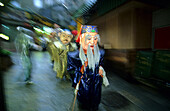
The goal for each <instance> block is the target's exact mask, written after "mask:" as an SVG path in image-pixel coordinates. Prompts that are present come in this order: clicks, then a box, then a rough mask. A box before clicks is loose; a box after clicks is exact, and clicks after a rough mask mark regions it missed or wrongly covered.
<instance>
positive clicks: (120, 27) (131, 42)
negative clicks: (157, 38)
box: [88, 1, 154, 49]
mask: <svg viewBox="0 0 170 111" xmlns="http://www.w3.org/2000/svg"><path fill="white" fill-rule="evenodd" d="M153 8H154V7H152V6H149V5H146V4H143V3H140V2H136V1H131V2H128V3H127V4H125V5H122V6H120V7H118V8H117V9H115V10H112V11H110V12H108V13H106V14H105V15H103V16H101V17H99V18H97V19H95V20H94V21H92V22H90V23H88V24H92V25H97V26H98V29H99V34H100V35H101V44H100V45H102V46H104V45H105V44H110V45H111V49H138V48H151V39H152V35H151V34H152V10H153Z"/></svg>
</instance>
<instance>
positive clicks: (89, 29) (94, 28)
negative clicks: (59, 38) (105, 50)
mask: <svg viewBox="0 0 170 111" xmlns="http://www.w3.org/2000/svg"><path fill="white" fill-rule="evenodd" d="M86 32H96V33H98V30H97V26H92V25H82V26H81V29H80V33H79V35H78V38H77V40H76V42H78V43H79V42H80V35H81V34H83V33H86Z"/></svg>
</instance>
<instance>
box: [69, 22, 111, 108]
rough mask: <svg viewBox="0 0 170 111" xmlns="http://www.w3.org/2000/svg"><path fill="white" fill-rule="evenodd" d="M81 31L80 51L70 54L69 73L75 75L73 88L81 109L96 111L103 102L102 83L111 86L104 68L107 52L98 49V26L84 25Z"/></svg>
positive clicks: (79, 38)
mask: <svg viewBox="0 0 170 111" xmlns="http://www.w3.org/2000/svg"><path fill="white" fill-rule="evenodd" d="M80 31H81V32H80V36H79V37H78V39H77V42H78V43H79V44H80V48H79V50H76V51H74V52H69V53H68V71H69V72H70V71H72V70H74V73H75V76H74V80H73V84H72V86H73V87H74V88H75V98H77V99H78V104H79V107H80V108H82V109H86V110H88V111H96V110H98V106H99V104H100V101H101V88H102V83H104V85H105V86H108V85H109V82H108V80H107V78H106V73H105V71H104V68H103V65H104V63H103V60H104V53H105V52H104V50H103V49H99V47H98V42H99V41H100V37H99V34H98V31H97V27H96V26H90V25H83V26H81V30H80ZM74 100H76V99H74ZM74 104H75V103H74ZM73 109H74V105H73Z"/></svg>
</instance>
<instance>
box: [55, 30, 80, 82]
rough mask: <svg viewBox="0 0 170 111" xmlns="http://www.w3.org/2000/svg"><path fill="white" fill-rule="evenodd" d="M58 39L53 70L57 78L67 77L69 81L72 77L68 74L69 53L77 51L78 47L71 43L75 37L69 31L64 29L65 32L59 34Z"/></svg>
mask: <svg viewBox="0 0 170 111" xmlns="http://www.w3.org/2000/svg"><path fill="white" fill-rule="evenodd" d="M58 37H59V40H58V41H55V42H54V45H55V47H56V50H55V51H54V54H55V56H54V68H53V69H54V71H56V72H57V75H56V77H57V78H60V79H63V77H64V76H65V78H66V79H67V80H70V75H69V74H68V72H67V53H68V52H69V51H74V50H76V49H77V46H76V44H75V43H72V42H71V40H72V38H73V35H72V34H71V32H70V30H68V29H63V31H62V32H60V33H59V34H58Z"/></svg>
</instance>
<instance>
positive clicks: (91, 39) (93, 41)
mask: <svg viewBox="0 0 170 111" xmlns="http://www.w3.org/2000/svg"><path fill="white" fill-rule="evenodd" d="M81 36H82V37H81V43H80V44H82V47H83V49H84V50H87V48H88V45H90V48H91V49H92V50H93V49H94V45H95V46H96V45H97V42H98V38H99V35H98V34H97V33H96V32H89V33H84V34H82V35H81Z"/></svg>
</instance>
